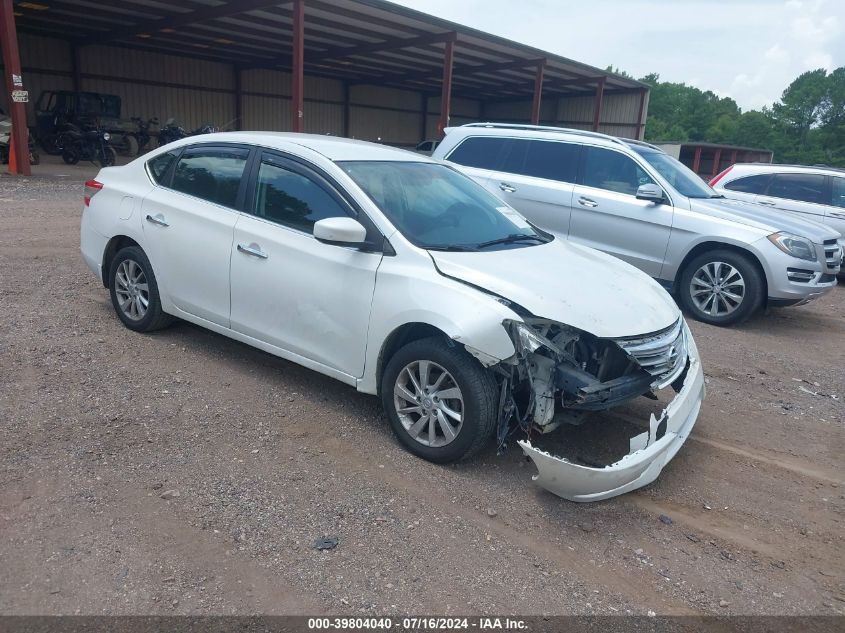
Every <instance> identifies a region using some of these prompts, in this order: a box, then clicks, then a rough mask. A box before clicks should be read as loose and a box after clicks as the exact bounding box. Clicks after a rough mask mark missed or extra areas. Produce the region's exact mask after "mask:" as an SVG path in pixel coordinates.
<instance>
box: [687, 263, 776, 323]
mask: <svg viewBox="0 0 845 633" xmlns="http://www.w3.org/2000/svg"><path fill="white" fill-rule="evenodd" d="M711 280H714V283H711ZM740 282H741V283H740ZM765 288H766V284H765V280H764V278H763V273H762V272H761V271H760V269H759V268H758V267H757V264H756V263H755V262H754V260H753V259H752V258H751V256H749V255H743V254H742V253H737V252H736V251H731V250H725V249H716V250H712V251H707V252H706V253H702V254H701V255H698V256H697V257H695V258H693V259H692V260H691V261H690V262H689V263H688V264H687V265H686V267H685V268H684V270H683V272H682V273H681V277H680V287H679V291H678V294H679V298H680V301H681V304H682V305H683V307H684V309H685V310H686V311H687V312H688V313H689V314H691V315H692V316H693V317H694V318H695V319H696V320H698V321H703V322H704V323H709V324H710V325H718V326H723V327H724V326H729V325H736V324H737V323H742V322H743V321H745V320H747V319H748V318H749V317H751V316H752V315H753V314H754V313H755V312H757V310H759V309H760V307H761V306H762V305H763V302H764V301H765V299H766V293H765ZM711 289H714V290H715V292H712V291H711ZM714 295H715V297H714ZM738 296H739V297H741V298H740V300H739V301H737V300H736V297H738ZM714 303H716V304H717V307H716V308H715V314H714V307H713V305H714Z"/></svg>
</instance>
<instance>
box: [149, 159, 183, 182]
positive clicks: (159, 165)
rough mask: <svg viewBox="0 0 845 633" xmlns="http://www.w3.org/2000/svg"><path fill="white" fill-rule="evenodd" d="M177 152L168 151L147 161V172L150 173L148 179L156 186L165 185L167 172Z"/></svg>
mask: <svg viewBox="0 0 845 633" xmlns="http://www.w3.org/2000/svg"><path fill="white" fill-rule="evenodd" d="M177 154H178V152H176V151H170V152H165V153H164V154H159V155H158V156H156V157H155V158H151V159H150V160H148V161H147V171H149V173H150V178H152V179H153V181H154V182H155V183H156V184H158V185H166V184H167V183H166V182H165V180H166V178H167V173H168V170H169V169H170V166H171V165H172V164H173V161H174V160H175V159H176V156H177Z"/></svg>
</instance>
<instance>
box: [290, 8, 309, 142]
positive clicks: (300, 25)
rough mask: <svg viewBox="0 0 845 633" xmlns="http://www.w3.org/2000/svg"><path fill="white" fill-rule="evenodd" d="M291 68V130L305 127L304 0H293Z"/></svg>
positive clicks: (301, 129) (296, 130)
mask: <svg viewBox="0 0 845 633" xmlns="http://www.w3.org/2000/svg"><path fill="white" fill-rule="evenodd" d="M292 57H293V64H292V66H293V68H292V69H291V82H290V83H291V102H290V115H291V130H293V131H294V132H302V131H303V130H304V129H305V125H304V123H305V122H304V120H303V112H302V110H303V109H304V108H305V0H293V54H292Z"/></svg>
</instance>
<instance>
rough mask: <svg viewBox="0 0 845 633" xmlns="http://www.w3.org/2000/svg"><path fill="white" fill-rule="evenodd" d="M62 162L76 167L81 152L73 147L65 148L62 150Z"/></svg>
mask: <svg viewBox="0 0 845 633" xmlns="http://www.w3.org/2000/svg"><path fill="white" fill-rule="evenodd" d="M62 160H63V161H65V164H67V165H76V163H78V162H79V151H78V150H77V149H76V148H75V147H73V146H72V145H69V146H67V147H65V148H64V149H62Z"/></svg>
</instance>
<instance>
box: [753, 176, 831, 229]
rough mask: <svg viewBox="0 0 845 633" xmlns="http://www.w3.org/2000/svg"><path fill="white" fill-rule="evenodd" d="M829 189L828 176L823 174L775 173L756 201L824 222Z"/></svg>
mask: <svg viewBox="0 0 845 633" xmlns="http://www.w3.org/2000/svg"><path fill="white" fill-rule="evenodd" d="M828 191H829V190H828V188H827V177H826V176H824V175H822V174H805V173H794V174H774V175H773V176H772V179H771V181H770V182H769V186H768V187H767V188H766V191H765V192H764V193H763V194H761V195H758V196H757V198H756V200H755V202H757V203H758V204H762V205H765V206H767V207H771V208H774V209H782V210H783V211H790V212H792V213H800V214H801V215H802V216H804V217H806V218H809V219H810V220H815V221H816V222H824V220H825V211H826V206H827V201H828V200H829V199H830V195H829V193H828Z"/></svg>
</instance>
